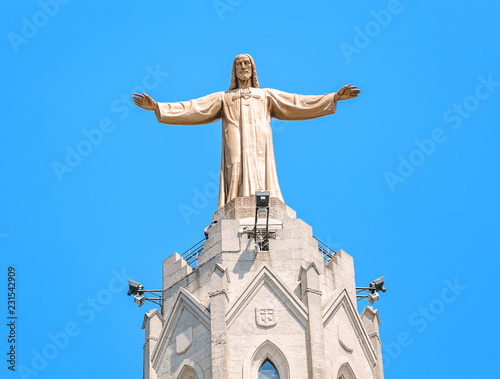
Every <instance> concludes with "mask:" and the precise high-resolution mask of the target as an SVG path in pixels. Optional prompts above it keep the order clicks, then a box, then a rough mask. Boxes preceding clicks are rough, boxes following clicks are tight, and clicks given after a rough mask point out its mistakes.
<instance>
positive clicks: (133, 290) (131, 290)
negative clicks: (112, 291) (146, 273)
mask: <svg viewBox="0 0 500 379" xmlns="http://www.w3.org/2000/svg"><path fill="white" fill-rule="evenodd" d="M143 289H144V286H143V285H142V284H141V283H139V282H134V281H133V280H129V281H128V292H127V295H128V296H130V295H137V294H138V293H139V291H142V290H143Z"/></svg>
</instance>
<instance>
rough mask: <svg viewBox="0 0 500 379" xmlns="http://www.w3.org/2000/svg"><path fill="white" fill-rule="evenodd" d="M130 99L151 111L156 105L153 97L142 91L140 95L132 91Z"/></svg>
mask: <svg viewBox="0 0 500 379" xmlns="http://www.w3.org/2000/svg"><path fill="white" fill-rule="evenodd" d="M132 100H134V104H135V105H137V106H138V107H140V108H142V109H146V110H148V111H153V110H154V109H155V107H156V102H155V101H154V100H153V98H152V97H151V96H149V95H148V94H146V93H144V92H143V93H142V95H141V94H140V93H134V96H132Z"/></svg>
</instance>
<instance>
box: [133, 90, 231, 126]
mask: <svg viewBox="0 0 500 379" xmlns="http://www.w3.org/2000/svg"><path fill="white" fill-rule="evenodd" d="M132 99H133V100H134V104H135V105H137V106H138V107H140V108H142V109H146V110H149V111H154V112H155V116H156V119H157V120H158V122H161V123H162V124H169V125H203V124H210V123H212V122H215V121H217V120H219V119H220V118H221V117H222V92H216V93H212V94H210V95H207V96H203V97H200V98H198V99H193V100H189V101H179V102H175V103H158V102H156V101H154V100H153V98H152V97H151V96H149V95H147V94H145V93H143V94H142V95H141V94H140V93H134V96H133V97H132Z"/></svg>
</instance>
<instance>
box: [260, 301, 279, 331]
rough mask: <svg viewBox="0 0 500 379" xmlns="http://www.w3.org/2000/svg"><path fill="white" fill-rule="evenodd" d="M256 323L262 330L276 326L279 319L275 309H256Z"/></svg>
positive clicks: (271, 307)
mask: <svg viewBox="0 0 500 379" xmlns="http://www.w3.org/2000/svg"><path fill="white" fill-rule="evenodd" d="M255 322H256V323H257V325H258V326H260V327H262V328H270V327H272V326H274V325H276V323H277V322H278V319H277V312H276V310H275V309H274V307H273V306H270V307H265V308H255Z"/></svg>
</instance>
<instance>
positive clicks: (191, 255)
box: [181, 236, 335, 270]
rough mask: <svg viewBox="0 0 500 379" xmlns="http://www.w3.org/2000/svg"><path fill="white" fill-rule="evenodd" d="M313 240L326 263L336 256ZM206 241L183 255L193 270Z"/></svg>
mask: <svg viewBox="0 0 500 379" xmlns="http://www.w3.org/2000/svg"><path fill="white" fill-rule="evenodd" d="M313 238H314V239H315V240H316V241H318V250H319V252H320V253H321V254H323V260H324V262H325V263H326V262H328V261H329V260H330V259H332V258H333V256H334V255H335V251H334V250H333V249H332V248H330V247H328V246H327V245H326V244H325V243H323V242H321V241H320V240H319V239H317V238H316V237H314V236H313ZM205 240H206V238H203V239H202V240H201V241H200V242H198V243H197V244H196V245H194V246H192V247H191V248H189V249H187V250H186V251H185V252H184V253H182V254H181V256H182V258H184V260H185V261H186V262H187V263H188V264H189V265H190V266H191V267H192V268H193V270H196V269H197V268H198V257H199V256H200V254H201V253H202V252H203V242H205Z"/></svg>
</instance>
